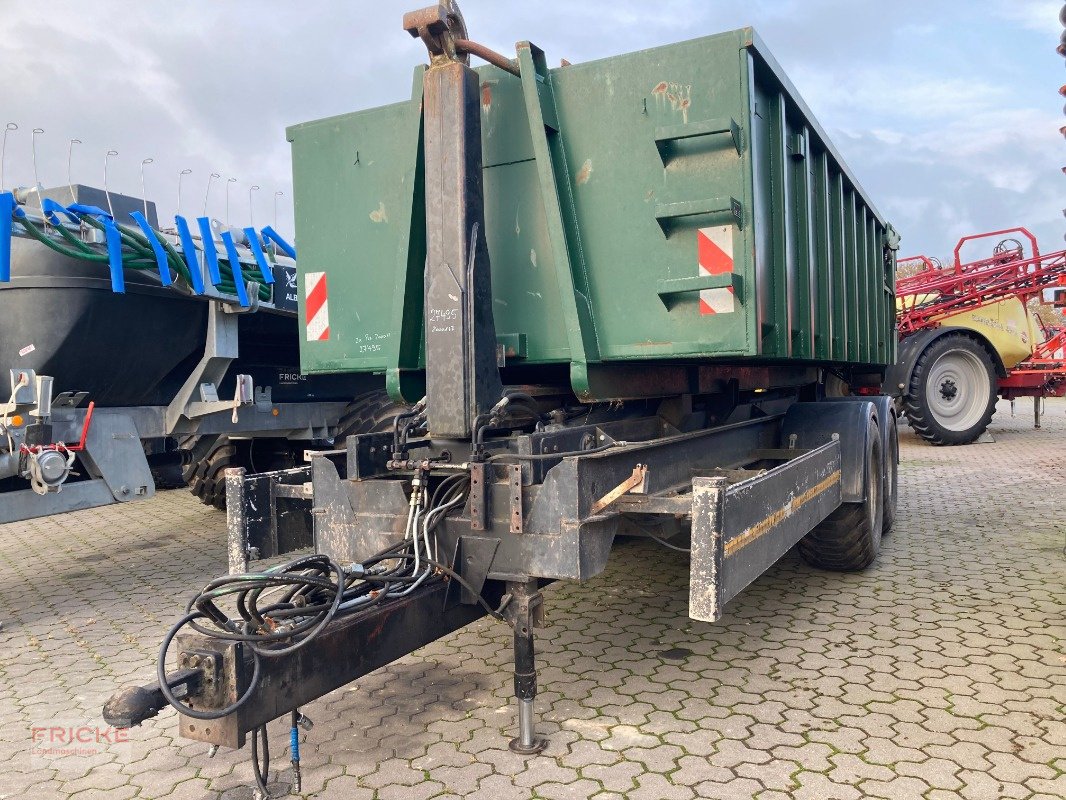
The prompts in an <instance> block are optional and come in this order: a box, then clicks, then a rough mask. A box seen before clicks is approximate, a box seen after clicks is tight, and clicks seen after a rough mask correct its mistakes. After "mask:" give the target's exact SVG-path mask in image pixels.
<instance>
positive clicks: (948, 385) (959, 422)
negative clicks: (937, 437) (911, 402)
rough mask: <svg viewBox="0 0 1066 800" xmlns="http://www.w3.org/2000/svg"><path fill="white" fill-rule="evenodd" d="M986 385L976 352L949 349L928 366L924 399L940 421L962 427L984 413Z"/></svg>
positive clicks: (970, 424)
mask: <svg viewBox="0 0 1066 800" xmlns="http://www.w3.org/2000/svg"><path fill="white" fill-rule="evenodd" d="M989 388H990V387H989V383H988V372H987V370H986V369H985V365H984V364H983V363H982V362H981V359H980V358H978V357H977V355H975V354H974V353H971V352H969V351H967V350H949V351H948V352H946V353H944V354H943V355H941V356H940V358H938V359H937V360H936V362H935V363H934V364H933V366H932V368H931V369H930V370H929V378H928V380H927V381H926V384H925V399H926V402H927V404H928V406H929V410H930V411H931V412H932V414H933V416H934V417H935V418H936V421H937V422H938V423H939V424H940V425H942V426H943V427H945V428H947V429H948V430H950V431H965V430H968V429H970V428H972V427H973V426H974V425H976V424H977V423H979V422H980V421H981V419H982V418H983V417H984V414H985V409H986V408H987V406H988V393H989Z"/></svg>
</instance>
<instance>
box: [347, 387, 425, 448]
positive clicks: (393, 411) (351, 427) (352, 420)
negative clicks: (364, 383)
mask: <svg viewBox="0 0 1066 800" xmlns="http://www.w3.org/2000/svg"><path fill="white" fill-rule="evenodd" d="M406 410H407V406H404V405H401V404H399V403H394V402H393V401H392V399H391V398H390V397H389V395H388V392H386V391H384V390H381V391H376V392H370V393H368V394H364V395H362V396H361V397H357V398H356V399H355V400H354V401H352V402H351V403H350V404H349V405H348V407H347V408H346V409H345V410H344V416H342V417H341V419H340V422H339V423H338V425H337V435H336V436H334V437H333V441H334V444H337V445H340V444H342V443H343V442H344V440H345V439H347V438H348V437H349V436H355V435H356V434H359V433H381V432H382V431H389V430H392V423H393V420H394V419H395V418H396V415H397V414H399V413H400V412H401V411H406Z"/></svg>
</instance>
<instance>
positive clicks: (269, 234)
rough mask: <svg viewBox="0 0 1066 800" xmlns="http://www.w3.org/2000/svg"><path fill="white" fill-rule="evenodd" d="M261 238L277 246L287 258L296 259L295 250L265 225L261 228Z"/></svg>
mask: <svg viewBox="0 0 1066 800" xmlns="http://www.w3.org/2000/svg"><path fill="white" fill-rule="evenodd" d="M263 236H264V237H265V238H267V239H269V240H270V241H272V242H273V243H274V244H276V245H277V246H278V249H279V250H281V252H283V253H284V254H285V255H287V256H288V257H289V258H296V248H295V247H293V246H292V245H291V244H289V243H288V242H286V241H285V240H284V239H282V238H281V234H280V233H278V232H277V231H276V230H274V229H273V228H271V227H270V226H269V225H267V226H266V227H265V228H263Z"/></svg>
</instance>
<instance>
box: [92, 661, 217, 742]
mask: <svg viewBox="0 0 1066 800" xmlns="http://www.w3.org/2000/svg"><path fill="white" fill-rule="evenodd" d="M204 674H205V673H204V670H203V669H201V668H199V667H197V668H194V669H182V670H178V671H177V672H174V673H172V674H170V675H168V676H167V686H168V687H169V688H170V690H171V692H173V693H174V694H175V695H176V696H178V697H188V696H189V695H194V694H197V693H198V692H199V691H200V687H201V686H202V684H203V681H204ZM169 705H170V704H169V703H168V702H167V700H166V698H165V697H163V691H162V689H160V688H159V684H158V683H150V684H148V685H147V686H127V687H126V688H125V689H122V690H121V691H118V692H116V693H115V694H114V695H112V696H111V699H110V700H108V701H107V702H106V703H105V704H104V721H105V722H106V723H107V724H108V725H110V726H112V727H114V728H133V727H135V726H137V725H140V724H141V723H142V722H144V721H145V720H146V719H151V718H152V717H155V716H156V715H158V714H159V712H160V711H162V710H163V709H164V708H167V707H168V706H169Z"/></svg>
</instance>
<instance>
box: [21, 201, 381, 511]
mask: <svg viewBox="0 0 1066 800" xmlns="http://www.w3.org/2000/svg"><path fill="white" fill-rule="evenodd" d="M105 208H106V209H107V210H106V211H105V210H104V209H105ZM175 226H176V227H175V228H174V229H172V230H169V231H166V232H164V231H162V230H160V229H159V225H158V222H157V221H156V213H155V206H154V204H152V203H149V202H147V201H146V200H140V199H134V198H132V197H127V196H124V195H120V194H115V193H106V192H103V191H100V190H97V189H93V188H90V187H85V186H80V185H77V184H75V185H72V186H63V187H61V188H58V189H52V190H47V189H41V190H40V191H37V190H34V189H21V190H16V191H13V192H0V309H2V313H0V369H2V370H3V374H4V377H5V378H7V377H8V376H10V396H8V393H7V392H4V394H3V397H7V402H0V523H3V522H13V521H17V520H21V519H27V518H30V517H38V516H44V515H48V514H56V513H61V512H64V511H71V510H75V509H81V508H90V507H93V506H99V505H104V504H108V503H114V502H126V501H132V500H140V499H145V498H148V497H151V496H152V495H153V494H154V492H155V488H156V486H157V484H161V485H163V486H166V487H173V486H176V485H183V484H184V483H186V482H189V483H190V485H191V487H192V489H193V491H194V492H195V493H196V494H197V495H198V496H199V497H200V498H201V499H202V500H203V501H204V502H208V503H212V504H214V505H216V506H222V505H223V500H224V496H225V492H224V486H225V484H224V476H223V470H224V469H225V468H226V467H228V466H240V465H243V466H248V467H250V466H251V465H252V464H256V465H258V466H259V468H260V469H263V468H271V467H291V466H294V465H295V464H296V463H302V462H303V457H302V456H303V451H304V449H305V448H307V447H311V446H312V445H313V444H314V442H315V441H319V442H320V443H321V441H322V440H327V441H330V442H331V441H332V437H333V436H334V435H336V434H337V433H338V432H339V427H342V425H341V423H342V420H344V419H345V417H346V414H347V413H348V412H349V411H350V409H351V408H352V406H353V404H352V400H353V399H354V398H355V397H356V396H357V395H358V394H360V393H361V392H368V391H370V390H372V389H373V388H375V387H376V388H378V389H379V390H380V387H381V386H383V382H382V381H380V380H378V381H376V382H375V381H374V380H372V379H369V378H368V377H367V376H359V375H351V376H322V377H317V378H314V379H307V378H306V377H304V376H302V375H301V374H300V372H299V367H298V363H299V356H298V345H297V339H298V329H299V326H298V324H297V320H296V314H297V305H298V304H297V297H296V267H295V261H294V256H295V254H296V253H295V250H294V249H293V248H292V246H291V245H289V244H288V243H287V242H286V241H285V240H284V239H283V238H282V237H280V236H279V235H278V234H277V233H276V232H275V231H274V230H273V229H272V228H270V227H269V226H268V227H266V228H264V229H262V230H256V229H254V228H251V227H249V228H245V229H243V230H238V229H233V230H230V229H224V230H220V228H219V226H218V225H217V223H216V224H215V225H214V226H213V225H212V223H211V221H210V220H209V219H207V218H206V217H203V218H201V219H199V220H197V221H196V223H195V226H196V230H197V233H196V234H195V235H194V234H193V233H192V227H193V226H190V225H189V223H188V222H187V221H186V220H185V219H184V218H182V217H180V216H179V217H176V218H175ZM5 382H6V380H5ZM2 399H3V398H2V397H0V400H2ZM360 432H365V430H362V429H360ZM75 442H76V443H77V444H74V443H75ZM327 446H328V445H327Z"/></svg>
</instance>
